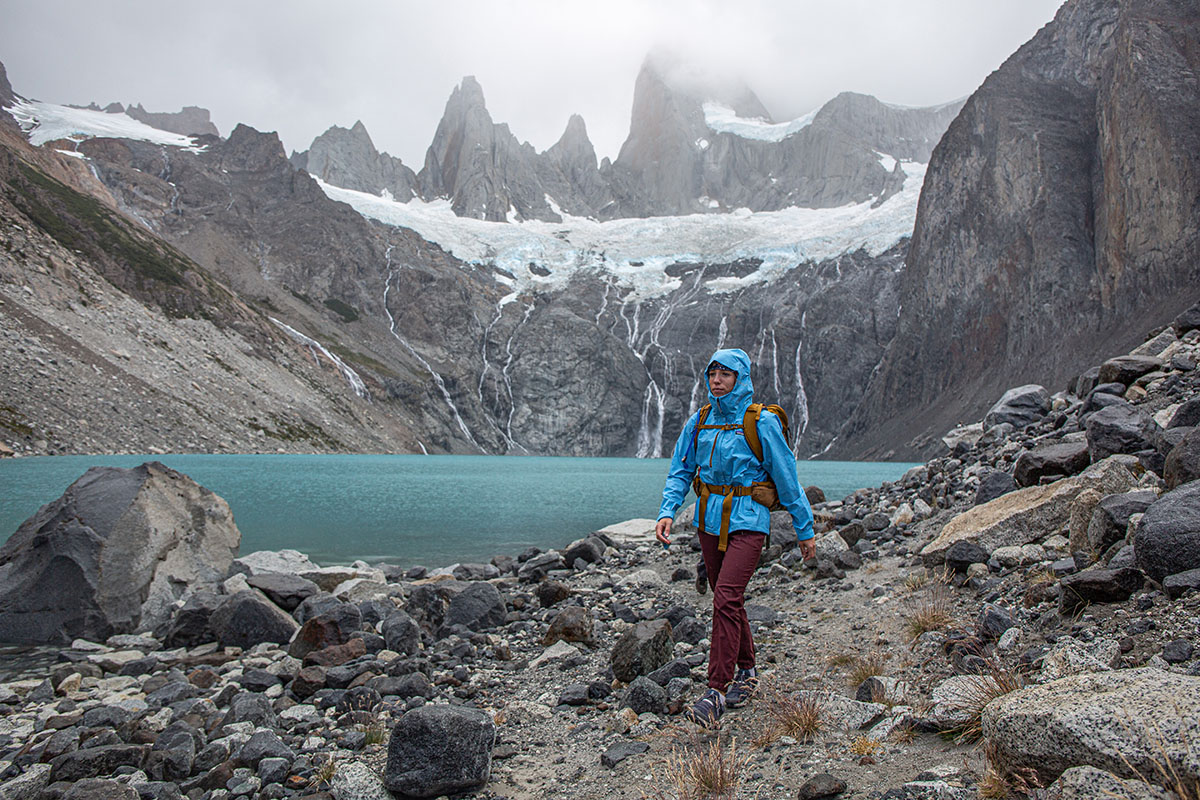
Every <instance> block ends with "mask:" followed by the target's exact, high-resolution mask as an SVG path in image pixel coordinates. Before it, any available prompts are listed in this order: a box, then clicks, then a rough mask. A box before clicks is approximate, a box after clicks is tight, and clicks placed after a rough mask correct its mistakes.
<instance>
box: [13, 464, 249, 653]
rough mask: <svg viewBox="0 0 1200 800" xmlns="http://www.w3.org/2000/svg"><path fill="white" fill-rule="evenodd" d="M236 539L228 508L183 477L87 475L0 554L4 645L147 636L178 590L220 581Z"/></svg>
mask: <svg viewBox="0 0 1200 800" xmlns="http://www.w3.org/2000/svg"><path fill="white" fill-rule="evenodd" d="M240 540H241V534H240V533H239V531H238V529H237V526H236V525H235V524H234V522H233V515H232V514H231V513H230V511H229V506H228V505H227V504H226V503H225V501H224V500H222V499H221V498H220V497H217V496H216V495H215V494H213V493H212V492H210V491H208V490H207V489H205V488H204V487H202V486H200V485H199V484H197V483H196V482H195V481H193V480H192V479H191V478H188V477H187V476H186V475H183V474H181V473H179V472H176V471H175V470H172V469H169V468H167V467H165V466H163V465H162V464H159V463H158V462H149V463H146V464H143V465H141V466H140V467H134V468H132V469H118V468H116V467H93V468H92V469H90V470H88V471H87V472H86V473H85V474H84V475H83V477H81V478H80V479H79V480H77V481H76V482H75V483H73V484H71V486H70V487H69V488H68V489H67V490H66V492H64V493H63V495H62V496H61V497H60V498H58V499H57V500H55V501H53V502H51V503H48V504H47V505H45V506H43V507H42V508H41V510H39V511H38V512H37V513H36V514H34V515H33V516H32V517H30V518H29V519H28V520H26V521H25V523H24V524H22V525H21V527H20V528H18V529H17V531H16V533H14V534H13V535H12V537H11V538H9V540H8V541H7V542H6V543H5V544H4V546H3V547H0V641H7V642H23V643H28V644H50V643H59V644H65V643H67V642H70V641H71V640H72V639H75V638H78V637H83V638H88V639H95V640H101V641H102V640H104V639H105V638H107V637H108V636H110V635H112V634H114V633H132V632H133V631H136V630H152V629H154V628H156V627H158V626H159V625H162V624H164V623H166V622H167V621H168V620H169V619H170V615H171V611H172V610H173V606H174V603H175V602H176V601H177V600H178V599H180V596H181V594H182V592H183V590H184V587H186V586H188V585H195V584H203V583H215V582H216V581H219V580H220V579H221V578H223V577H224V575H225V572H226V571H227V570H228V569H229V566H230V564H231V563H232V561H233V556H234V554H235V553H236V551H237V547H238V544H239V542H240Z"/></svg>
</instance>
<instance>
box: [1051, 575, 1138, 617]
mask: <svg viewBox="0 0 1200 800" xmlns="http://www.w3.org/2000/svg"><path fill="white" fill-rule="evenodd" d="M1059 586H1060V588H1061V590H1062V591H1061V593H1060V594H1059V597H1058V610H1059V612H1060V613H1061V614H1064V615H1068V616H1069V615H1071V614H1074V613H1075V612H1076V611H1078V610H1079V609H1080V608H1082V607H1083V606H1086V605H1088V604H1089V603H1116V602H1119V601H1121V600H1128V599H1129V597H1130V596H1131V595H1132V594H1133V593H1134V592H1136V591H1137V590H1138V589H1140V588H1142V571H1141V570H1139V569H1134V568H1132V567H1126V568H1123V569H1085V570H1084V571H1083V572H1076V573H1075V574H1073V575H1064V576H1063V578H1062V579H1061V580H1060V581H1059Z"/></svg>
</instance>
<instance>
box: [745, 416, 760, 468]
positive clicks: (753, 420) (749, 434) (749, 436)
mask: <svg viewBox="0 0 1200 800" xmlns="http://www.w3.org/2000/svg"><path fill="white" fill-rule="evenodd" d="M762 410H763V404H762V403H751V404H750V405H749V406H748V407H747V408H746V415H745V416H744V417H742V435H744V436H745V437H746V444H748V445H750V452H751V453H754V457H755V458H757V459H758V460H759V462H760V463H761V462H762V460H763V449H762V441H761V440H760V439H759V438H758V418H759V417H760V416H762Z"/></svg>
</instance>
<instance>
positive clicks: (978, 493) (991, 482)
mask: <svg viewBox="0 0 1200 800" xmlns="http://www.w3.org/2000/svg"><path fill="white" fill-rule="evenodd" d="M1016 488H1017V482H1016V481H1015V480H1013V476H1012V475H1009V474H1008V473H1007V472H1005V471H1004V470H1002V469H992V470H988V471H987V472H985V473H984V474H983V476H982V477H980V479H979V488H977V489H976V490H975V505H977V506H980V505H983V504H984V503H990V502H991V501H993V500H995V499H996V498H997V497H999V496H1000V495H1003V494H1008V493H1009V492H1011V491H1012V490H1013V489H1016Z"/></svg>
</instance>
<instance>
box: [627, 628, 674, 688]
mask: <svg viewBox="0 0 1200 800" xmlns="http://www.w3.org/2000/svg"><path fill="white" fill-rule="evenodd" d="M674 648H675V642H674V639H673V638H672V637H671V623H670V622H668V621H667V620H665V619H656V620H648V621H646V622H639V623H638V624H636V625H634V626H633V627H632V628H630V629H629V630H627V631H626V632H625V635H624V636H622V637H621V638H620V639H618V640H617V643H616V644H615V645H613V650H612V670H613V675H615V676H616V677H617V680H621V681H625V682H626V683H629V682H630V681H632V680H633V679H634V678H636V677H637V676H639V675H649V674H650V673H651V672H653V671H654V670H656V669H658V668H659V667H661V666H662V665H663V664H666V663H667V662H668V661H670V660H671V655H672V653H674Z"/></svg>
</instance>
